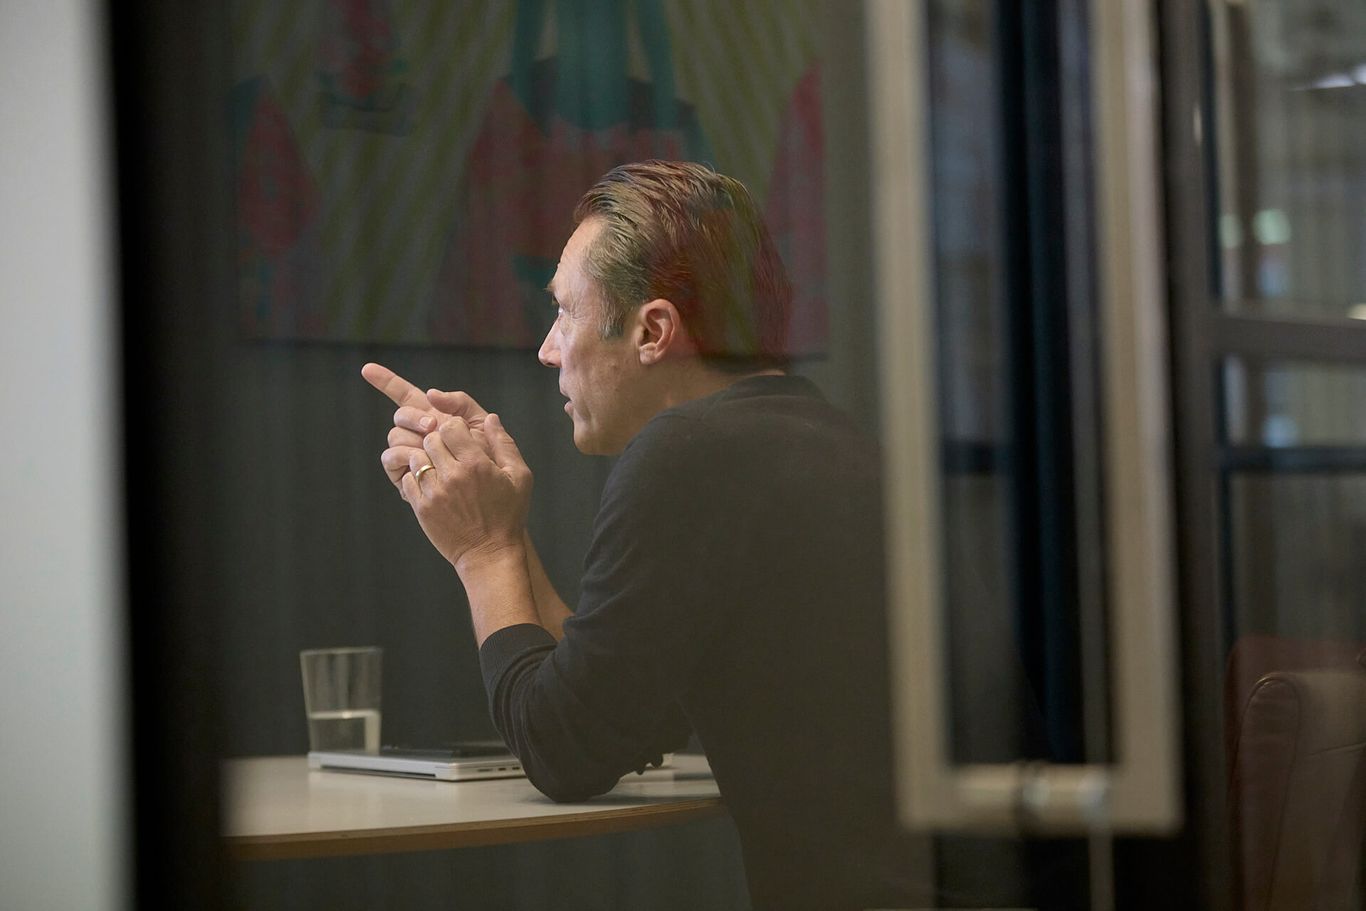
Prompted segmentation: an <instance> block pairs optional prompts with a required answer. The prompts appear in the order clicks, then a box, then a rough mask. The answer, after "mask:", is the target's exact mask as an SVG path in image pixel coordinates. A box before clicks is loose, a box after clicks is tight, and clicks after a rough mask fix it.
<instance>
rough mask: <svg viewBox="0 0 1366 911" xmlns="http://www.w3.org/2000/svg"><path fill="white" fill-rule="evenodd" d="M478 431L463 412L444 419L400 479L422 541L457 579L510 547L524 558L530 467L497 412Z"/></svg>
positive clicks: (510, 550) (519, 556) (498, 556)
mask: <svg viewBox="0 0 1366 911" xmlns="http://www.w3.org/2000/svg"><path fill="white" fill-rule="evenodd" d="M483 433H484V437H485V441H484V443H483V444H481V443H480V442H479V441H478V440H476V439H475V438H474V434H473V433H472V432H471V429H470V426H469V424H468V423H467V422H466V421H465V420H464V419H463V418H460V417H451V418H448V419H447V420H445V421H443V422H442V423H441V425H440V427H439V428H438V429H437V431H436V432H435V433H429V434H427V436H426V437H424V438H423V441H422V444H423V446H422V454H421V455H419V454H417V453H414V454H413V456H412V461H411V462H410V463H409V465H408V468H409V473H408V474H405V475H403V477H402V478H401V479H400V482H399V483H400V486H401V488H402V490H403V495H404V499H406V500H407V501H408V503H409V504H410V505H411V506H412V507H413V512H414V513H415V514H416V515H417V521H418V524H420V525H421V526H422V530H423V531H424V532H425V533H426V534H427V538H428V540H430V541H431V542H432V544H433V546H435V547H436V549H437V550H438V551H439V552H440V553H441V555H442V556H443V557H445V558H446V559H447V560H449V561H450V563H451V565H452V566H454V567H455V569H456V571H457V572H459V573H460V575H461V578H464V577H465V576H466V575H467V573H468V572H469V571H470V570H472V569H477V568H478V566H479V565H480V564H481V563H485V562H488V561H491V560H495V559H498V558H500V557H502V556H505V555H508V554H511V553H515V554H517V555H518V556H517V559H518V560H523V559H525V557H524V555H523V554H524V552H523V534H522V530H523V528H524V526H525V524H526V514H527V508H528V506H529V505H530V502H531V484H532V478H531V470H530V469H529V468H527V466H526V462H525V461H524V460H523V459H522V454H521V452H519V451H518V449H517V444H516V442H514V441H513V439H512V437H511V435H509V434H508V432H507V431H506V430H505V429H504V428H503V424H502V421H500V420H499V419H498V416H497V415H493V414H489V415H485V416H484V420H483ZM428 465H431V466H433V467H432V468H430V469H429V468H427V466H428ZM418 472H421V475H420V476H419V474H418Z"/></svg>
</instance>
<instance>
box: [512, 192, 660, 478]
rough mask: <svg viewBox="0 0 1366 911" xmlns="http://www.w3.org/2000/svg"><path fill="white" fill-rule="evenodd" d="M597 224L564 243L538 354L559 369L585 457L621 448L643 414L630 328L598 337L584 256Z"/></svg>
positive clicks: (597, 302)
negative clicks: (550, 312)
mask: <svg viewBox="0 0 1366 911" xmlns="http://www.w3.org/2000/svg"><path fill="white" fill-rule="evenodd" d="M602 225H603V223H602V221H601V220H600V219H596V218H588V219H585V220H584V221H582V222H580V224H579V226H578V228H577V229H576V230H575V231H574V233H573V234H572V235H571V236H570V238H569V242H568V243H566V244H565V246H564V252H563V253H562V254H561V255H560V263H559V266H558V268H556V270H555V277H554V278H553V279H552V280H551V282H550V286H549V291H550V294H551V297H552V300H553V304H554V306H555V308H556V313H555V322H554V324H553V325H552V326H551V327H550V331H549V332H547V333H546V337H545V341H544V342H542V343H541V350H540V352H539V353H538V355H537V356H538V357H539V358H540V361H541V363H542V364H545V365H546V366H547V367H554V368H556V369H558V370H559V371H560V394H561V395H563V396H564V397H565V398H567V399H568V400H569V401H568V402H566V403H565V406H564V408H565V411H566V412H568V414H569V416H570V418H572V419H573V421H574V445H575V446H576V447H578V449H579V451H580V452H582V453H585V454H587V455H614V454H616V453H618V452H621V450H622V449H624V448H625V447H626V444H627V443H628V442H630V440H631V437H633V436H635V434H636V432H637V431H638V430H639V429H640V427H641V426H642V425H643V423H644V418H648V415H643V416H642V414H641V409H640V407H639V406H640V403H639V402H637V401H635V396H634V395H633V389H632V384H633V381H635V380H637V379H638V378H639V375H640V371H641V364H640V361H639V357H638V352H637V349H636V345H635V343H634V332H633V331H632V327H631V326H629V325H628V327H627V331H626V332H625V333H623V334H622V335H621V336H619V337H615V338H603V337H602V323H603V321H602V307H603V304H604V301H603V298H602V290H601V289H600V288H599V287H598V286H597V283H596V282H594V281H593V279H592V278H590V277H589V275H588V273H587V271H586V264H585V262H584V256H585V254H586V253H587V251H588V250H589V248H590V247H591V246H592V244H593V241H594V240H595V239H596V238H597V236H598V233H599V232H600V231H601V230H602Z"/></svg>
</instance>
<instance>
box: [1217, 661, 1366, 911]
mask: <svg viewBox="0 0 1366 911" xmlns="http://www.w3.org/2000/svg"><path fill="white" fill-rule="evenodd" d="M1292 650H1293V648H1292ZM1259 651H1261V650H1259ZM1359 652H1360V647H1359V646H1352V647H1350V648H1347V649H1344V650H1340V651H1335V652H1334V654H1335V656H1341V655H1343V654H1344V653H1345V654H1348V655H1350V658H1349V659H1348V660H1345V661H1342V660H1340V659H1339V661H1336V662H1334V663H1335V664H1336V666H1335V667H1329V668H1326V669H1322V668H1321V669H1313V670H1274V671H1271V672H1269V673H1264V674H1262V675H1261V676H1260V677H1259V678H1257V680H1256V681H1255V683H1252V684H1251V685H1249V686H1248V687H1247V691H1246V696H1245V698H1240V697H1242V694H1243V688H1242V687H1241V686H1239V683H1240V680H1239V679H1237V676H1236V675H1235V674H1233V673H1230V680H1229V684H1230V685H1229V688H1228V690H1227V691H1226V692H1227V693H1228V695H1229V696H1230V698H1231V699H1233V698H1239V699H1240V701H1239V702H1233V703H1232V705H1230V706H1229V708H1230V710H1231V711H1230V716H1231V718H1230V722H1231V723H1230V725H1229V727H1230V735H1231V736H1230V744H1231V747H1230V759H1231V775H1230V779H1229V799H1230V808H1231V811H1232V823H1233V837H1234V840H1235V845H1236V848H1237V863H1238V878H1239V886H1240V898H1241V901H1240V903H1239V907H1240V908H1242V909H1243V911H1336V909H1344V911H1346V909H1360V908H1361V907H1362V904H1361V896H1362V892H1361V881H1360V880H1361V869H1362V847H1363V841H1362V835H1363V828H1364V826H1363V822H1364V821H1366V669H1363V667H1362V666H1361V665H1360V664H1358V663H1357V661H1356V658H1357V655H1358V654H1359ZM1319 653H1320V654H1319V657H1320V658H1321V657H1323V650H1322V649H1320V650H1319ZM1290 663H1295V662H1290ZM1233 668H1234V665H1233V663H1232V662H1231V663H1230V670H1231V671H1232V670H1233Z"/></svg>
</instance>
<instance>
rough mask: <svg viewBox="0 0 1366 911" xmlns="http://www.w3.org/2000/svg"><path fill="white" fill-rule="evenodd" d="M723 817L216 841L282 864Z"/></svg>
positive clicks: (572, 817) (492, 823)
mask: <svg viewBox="0 0 1366 911" xmlns="http://www.w3.org/2000/svg"><path fill="white" fill-rule="evenodd" d="M725 814H726V807H725V803H724V802H723V800H722V799H721V798H720V797H703V798H690V799H683V800H680V801H676V802H669V803H662V804H658V805H645V806H633V807H623V808H619V809H614V810H613V809H606V810H605V809H601V808H597V807H594V808H591V809H585V810H584V811H583V812H581V813H562V814H558V815H555V816H544V817H523V818H518V819H499V820H481V821H477V822H459V823H442V824H437V825H426V826H400V827H392V828H385V829H365V830H359V831H357V830H350V829H344V830H336V831H331V832H302V833H299V832H286V833H280V834H274V835H229V834H225V835H223V836H222V841H223V842H224V843H225V844H226V846H227V849H228V853H229V855H230V856H231V857H233V858H234V859H237V860H287V859H291V858H307V857H344V856H352V855H357V854H396V853H408V852H417V851H442V850H447V849H450V848H473V847H483V846H489V845H504V844H520V843H529V842H536V841H552V840H554V839H558V838H584V837H590V836H594V835H611V834H615V833H618V832H631V831H637V830H641V829H652V828H658V827H661V826H666V825H674V824H681V823H685V822H692V821H694V820H700V819H710V818H714V817H718V816H724V815H725Z"/></svg>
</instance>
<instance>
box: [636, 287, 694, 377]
mask: <svg viewBox="0 0 1366 911" xmlns="http://www.w3.org/2000/svg"><path fill="white" fill-rule="evenodd" d="M636 333H637V342H636V350H637V353H638V355H639V357H640V362H641V363H642V364H644V365H645V366H649V365H650V364H657V363H659V362H660V361H662V360H664V358H665V357H667V356H668V355H669V354H670V353H673V354H680V353H682V352H685V351H687V350H689V349H690V348H691V343H690V342H689V339H688V333H687V331H686V330H685V329H684V328H683V319H682V317H681V316H679V313H678V308H677V307H675V306H674V305H673V303H672V302H671V301H667V300H665V299H663V298H656V299H655V300H652V301H650V302H649V303H647V304H645V305H643V306H642V307H641V308H640V310H638V311H637V312H636Z"/></svg>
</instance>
